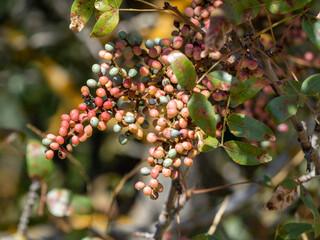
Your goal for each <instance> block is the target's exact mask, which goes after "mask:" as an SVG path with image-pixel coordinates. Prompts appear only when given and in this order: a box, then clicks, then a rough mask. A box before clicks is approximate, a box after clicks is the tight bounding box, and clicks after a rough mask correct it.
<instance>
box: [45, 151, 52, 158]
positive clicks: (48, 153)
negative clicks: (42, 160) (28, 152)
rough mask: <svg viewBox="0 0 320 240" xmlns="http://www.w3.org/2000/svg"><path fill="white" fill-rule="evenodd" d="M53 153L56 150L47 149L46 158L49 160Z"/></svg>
mask: <svg viewBox="0 0 320 240" xmlns="http://www.w3.org/2000/svg"><path fill="white" fill-rule="evenodd" d="M53 155H54V152H53V151H52V150H47V151H46V153H45V156H46V158H47V159H49V160H50V159H52V158H53Z"/></svg>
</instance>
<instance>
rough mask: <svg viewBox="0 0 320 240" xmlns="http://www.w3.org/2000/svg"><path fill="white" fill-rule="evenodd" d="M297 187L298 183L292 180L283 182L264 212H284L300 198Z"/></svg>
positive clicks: (287, 179)
mask: <svg viewBox="0 0 320 240" xmlns="http://www.w3.org/2000/svg"><path fill="white" fill-rule="evenodd" d="M297 186H298V183H297V182H296V181H295V180H293V179H291V178H286V179H285V180H283V181H282V182H281V183H280V185H279V186H278V187H277V189H276V191H275V192H274V194H273V195H272V196H271V198H270V199H269V201H268V202H267V203H266V205H265V206H264V210H265V211H273V210H283V209H285V208H287V207H288V206H290V205H291V204H292V202H294V200H296V198H297V196H298V192H297Z"/></svg>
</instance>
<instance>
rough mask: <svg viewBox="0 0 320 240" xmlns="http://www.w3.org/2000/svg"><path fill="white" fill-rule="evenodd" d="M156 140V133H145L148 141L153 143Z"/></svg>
mask: <svg viewBox="0 0 320 240" xmlns="http://www.w3.org/2000/svg"><path fill="white" fill-rule="evenodd" d="M157 140H158V137H157V135H155V134H154V133H148V135H147V141H148V142H149V143H154V142H155V141H157Z"/></svg>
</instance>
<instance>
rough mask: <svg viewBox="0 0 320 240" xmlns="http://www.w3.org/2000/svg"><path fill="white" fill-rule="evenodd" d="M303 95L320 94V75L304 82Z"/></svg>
mask: <svg viewBox="0 0 320 240" xmlns="http://www.w3.org/2000/svg"><path fill="white" fill-rule="evenodd" d="M301 93H303V94H305V95H308V96H310V95H316V94H319V93H320V73H318V74H314V75H312V76H310V77H308V78H307V79H306V80H304V81H303V83H302V86H301Z"/></svg>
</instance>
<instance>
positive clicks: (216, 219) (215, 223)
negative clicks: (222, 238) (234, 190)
mask: <svg viewBox="0 0 320 240" xmlns="http://www.w3.org/2000/svg"><path fill="white" fill-rule="evenodd" d="M229 199H230V196H226V197H225V198H224V200H223V202H222V204H221V207H220V208H219V210H218V212H217V213H216V215H215V216H214V219H213V222H212V225H211V226H210V228H209V230H208V232H207V233H208V234H209V235H213V234H214V232H215V231H216V229H217V226H218V224H219V222H220V220H221V217H222V215H223V213H224V211H225V210H226V208H227V205H228V202H229Z"/></svg>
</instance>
